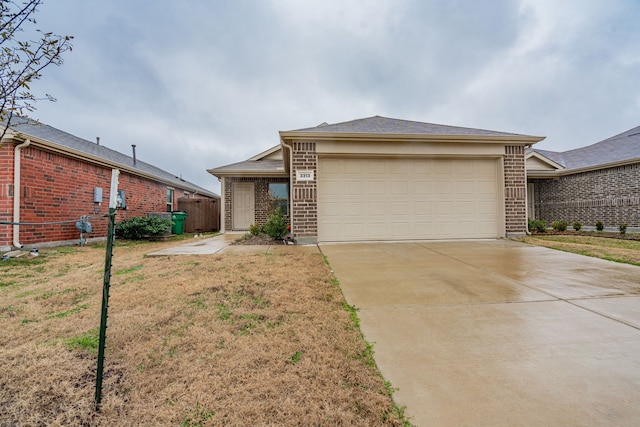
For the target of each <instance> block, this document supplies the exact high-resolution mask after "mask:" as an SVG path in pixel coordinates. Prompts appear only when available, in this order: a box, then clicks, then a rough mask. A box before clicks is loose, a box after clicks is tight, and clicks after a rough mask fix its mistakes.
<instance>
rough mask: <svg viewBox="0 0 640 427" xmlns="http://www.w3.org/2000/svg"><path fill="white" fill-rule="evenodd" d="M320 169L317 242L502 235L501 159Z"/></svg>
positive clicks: (338, 164)
mask: <svg viewBox="0 0 640 427" xmlns="http://www.w3.org/2000/svg"><path fill="white" fill-rule="evenodd" d="M318 170H319V171H322V173H319V174H318V237H319V240H320V241H358V240H404V239H449V238H487V237H497V236H498V211H499V203H498V197H499V195H498V191H497V189H498V184H497V179H498V162H497V160H491V159H332V158H320V159H319V165H318ZM329 172H330V173H329Z"/></svg>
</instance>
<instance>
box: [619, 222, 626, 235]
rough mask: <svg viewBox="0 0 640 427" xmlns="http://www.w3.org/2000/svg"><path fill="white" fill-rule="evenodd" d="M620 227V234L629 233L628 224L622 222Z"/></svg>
mask: <svg viewBox="0 0 640 427" xmlns="http://www.w3.org/2000/svg"><path fill="white" fill-rule="evenodd" d="M618 229H619V230H620V234H626V233H627V224H620V226H619V227H618Z"/></svg>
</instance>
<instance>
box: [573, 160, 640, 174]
mask: <svg viewBox="0 0 640 427" xmlns="http://www.w3.org/2000/svg"><path fill="white" fill-rule="evenodd" d="M635 163H640V157H634V158H631V159H625V160H619V161H616V162H609V163H601V164H599V165H592V166H585V167H581V168H575V169H567V170H564V171H562V175H572V174H576V173H583V172H591V171H595V170H600V169H609V168H615V167H618V166H627V165H632V164H635Z"/></svg>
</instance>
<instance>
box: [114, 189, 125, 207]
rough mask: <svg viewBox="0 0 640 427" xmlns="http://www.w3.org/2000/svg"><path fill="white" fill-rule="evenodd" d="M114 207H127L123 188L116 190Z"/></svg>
mask: <svg viewBox="0 0 640 427" xmlns="http://www.w3.org/2000/svg"><path fill="white" fill-rule="evenodd" d="M116 207H117V208H118V209H125V210H126V209H127V199H126V198H125V195H124V190H118V195H117V196H116Z"/></svg>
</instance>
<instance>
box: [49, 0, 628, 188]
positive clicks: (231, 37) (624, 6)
mask: <svg viewBox="0 0 640 427" xmlns="http://www.w3.org/2000/svg"><path fill="white" fill-rule="evenodd" d="M637 16H640V6H639V5H638V3H637V2H636V1H634V0H590V1H578V0H567V1H563V2H557V1H555V0H521V1H519V2H517V1H513V0H493V1H491V2H477V1H474V0H450V1H447V2H442V1H439V0H393V1H392V0H386V1H383V0H379V1H368V2H361V1H357V0H340V1H338V0H330V1H323V2H320V1H309V2H299V1H296V0H271V1H268V2H248V1H238V2H195V1H194V2H171V1H168V0H155V1H151V0H140V1H135V2H130V1H124V0H113V1H110V2H96V1H86V2H80V3H78V2H76V1H72V0H55V2H54V0H49V1H48V2H46V3H45V5H44V6H43V7H42V8H41V15H40V16H39V20H38V22H39V23H40V24H41V25H42V26H43V27H46V28H50V27H49V26H50V25H51V26H52V28H51V29H53V30H55V31H56V32H59V33H69V34H73V35H75V36H76V39H75V46H76V47H75V49H74V51H73V52H72V53H71V54H70V55H68V56H67V58H66V61H65V64H64V65H63V66H62V67H60V68H56V69H47V70H46V72H45V77H44V78H43V80H42V81H41V82H40V84H39V85H38V88H42V92H46V93H52V94H53V95H54V96H56V97H57V98H58V99H59V101H58V103H56V104H40V105H39V109H38V111H37V114H36V116H37V117H38V118H40V119H41V120H42V121H44V122H46V123H49V124H51V125H53V126H56V127H59V128H61V129H63V130H65V131H68V132H71V133H74V134H77V135H78V136H81V137H85V138H87V139H90V140H94V138H95V136H101V137H102V139H103V141H104V143H105V144H106V145H108V146H110V147H111V148H115V149H118V150H119V151H122V152H125V153H129V152H130V145H131V144H133V143H136V144H137V145H138V150H139V157H140V158H141V159H143V160H145V161H147V162H150V163H153V164H155V165H157V166H159V167H161V168H163V169H166V170H168V171H171V172H173V173H175V174H179V173H182V174H183V175H184V176H185V178H186V179H189V180H192V181H194V182H196V183H198V184H200V185H203V186H206V187H208V188H211V185H214V186H216V185H217V184H216V183H215V182H214V183H213V184H211V182H212V180H213V181H215V179H214V178H213V177H211V176H210V175H209V174H207V173H206V171H205V170H206V169H207V168H211V167H214V166H220V165H223V164H227V163H232V162H236V161H241V160H244V159H246V158H248V157H250V156H251V155H253V154H255V153H258V152H260V151H263V150H265V149H267V148H269V147H271V146H273V145H275V144H277V143H278V134H277V132H278V131H279V130H289V129H296V128H302V127H308V126H314V125H317V124H319V123H321V122H324V121H326V122H330V123H331V122H337V121H344V120H350V119H355V118H360V117H366V116H371V115H374V114H380V115H386V116H391V117H398V118H406V119H412V120H421V121H429V122H438V123H444V124H453V125H460V126H474V127H481V128H489V129H494V130H504V131H511V132H519V133H533V134H542V135H547V136H548V140H547V141H546V142H544V143H543V144H545V146H544V148H547V149H557V150H563V149H568V148H572V147H574V146H578V145H585V144H588V143H592V142H596V141H598V140H599V139H603V138H605V137H608V136H611V135H613V134H614V133H618V132H621V131H623V130H626V129H628V128H630V127H632V126H636V125H638V123H637V120H638V116H639V115H638V108H639V106H638V99H640V60H639V59H638V58H640V28H639V27H638V26H637V24H636V20H635V17H637ZM214 188H217V187H214Z"/></svg>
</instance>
